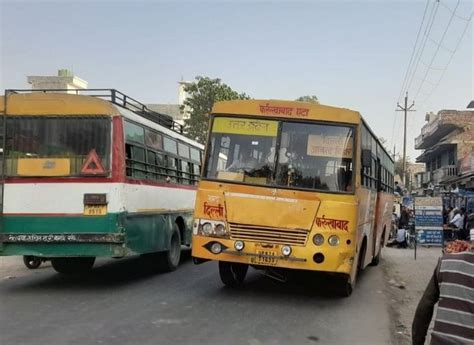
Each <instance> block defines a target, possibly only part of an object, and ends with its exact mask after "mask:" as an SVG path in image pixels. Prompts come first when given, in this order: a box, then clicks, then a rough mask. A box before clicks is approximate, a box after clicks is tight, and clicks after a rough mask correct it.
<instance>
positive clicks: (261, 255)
mask: <svg viewBox="0 0 474 345" xmlns="http://www.w3.org/2000/svg"><path fill="white" fill-rule="evenodd" d="M255 254H257V255H258V256H252V257H251V258H250V262H251V263H252V264H255V265H269V266H274V265H276V264H277V262H278V255H277V252H275V251H273V250H257V251H256V252H255Z"/></svg>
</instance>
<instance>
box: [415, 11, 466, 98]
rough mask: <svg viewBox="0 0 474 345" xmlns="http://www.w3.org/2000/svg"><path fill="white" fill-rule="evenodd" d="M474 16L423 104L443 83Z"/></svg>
mask: <svg viewBox="0 0 474 345" xmlns="http://www.w3.org/2000/svg"><path fill="white" fill-rule="evenodd" d="M472 16H473V13H471V16H470V17H469V20H468V21H467V22H466V25H465V26H464V30H463V32H462V34H461V36H460V37H459V40H458V42H457V44H456V46H455V48H454V50H453V51H452V53H451V56H450V57H449V59H448V62H447V63H446V65H445V66H444V68H443V69H442V73H441V76H440V77H439V79H438V81H437V82H436V84H435V85H434V86H433V88H432V89H431V91H430V92H429V93H428V96H426V98H425V99H424V100H423V102H422V103H423V104H425V103H426V101H427V100H428V99H429V98H430V97H431V95H432V94H433V93H434V91H435V90H436V89H437V88H438V86H439V84H440V83H441V80H443V77H444V75H445V73H446V71H447V70H448V66H449V65H450V63H451V61H452V60H453V57H454V55H455V54H456V52H457V50H458V49H459V46H460V45H461V42H462V40H463V38H464V35H465V34H466V32H467V29H468V28H469V24H470V23H471V19H472Z"/></svg>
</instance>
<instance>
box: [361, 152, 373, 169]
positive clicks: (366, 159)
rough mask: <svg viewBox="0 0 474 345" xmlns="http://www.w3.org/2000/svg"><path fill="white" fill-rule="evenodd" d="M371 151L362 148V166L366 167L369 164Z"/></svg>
mask: <svg viewBox="0 0 474 345" xmlns="http://www.w3.org/2000/svg"><path fill="white" fill-rule="evenodd" d="M371 160H372V152H371V151H370V150H367V149H365V150H362V166H363V167H364V168H368V167H370V166H371V163H372V162H371Z"/></svg>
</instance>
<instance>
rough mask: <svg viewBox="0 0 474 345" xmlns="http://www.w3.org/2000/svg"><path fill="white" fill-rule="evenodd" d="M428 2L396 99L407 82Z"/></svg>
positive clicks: (428, 0) (427, 3) (427, 2)
mask: <svg viewBox="0 0 474 345" xmlns="http://www.w3.org/2000/svg"><path fill="white" fill-rule="evenodd" d="M429 3H430V0H427V1H426V5H425V10H424V12H423V18H422V19H421V24H420V27H419V28H418V33H417V34H416V39H415V44H414V45H413V49H412V51H411V56H410V60H409V62H408V66H407V70H406V72H405V77H404V78H403V83H402V87H401V90H400V95H399V96H398V101H400V98H401V97H402V94H403V90H404V88H405V86H406V82H407V79H408V72H409V71H410V68H411V65H412V61H413V57H414V56H415V49H416V46H417V44H418V39H419V38H420V33H421V28H422V27H423V23H424V22H425V17H426V12H427V11H428V5H429Z"/></svg>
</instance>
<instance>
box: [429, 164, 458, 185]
mask: <svg viewBox="0 0 474 345" xmlns="http://www.w3.org/2000/svg"><path fill="white" fill-rule="evenodd" d="M456 176H458V167H457V166H456V165H445V166H442V167H441V168H439V169H436V170H435V171H433V182H434V183H435V184H439V183H441V182H444V181H446V180H448V179H450V178H452V177H456Z"/></svg>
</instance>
